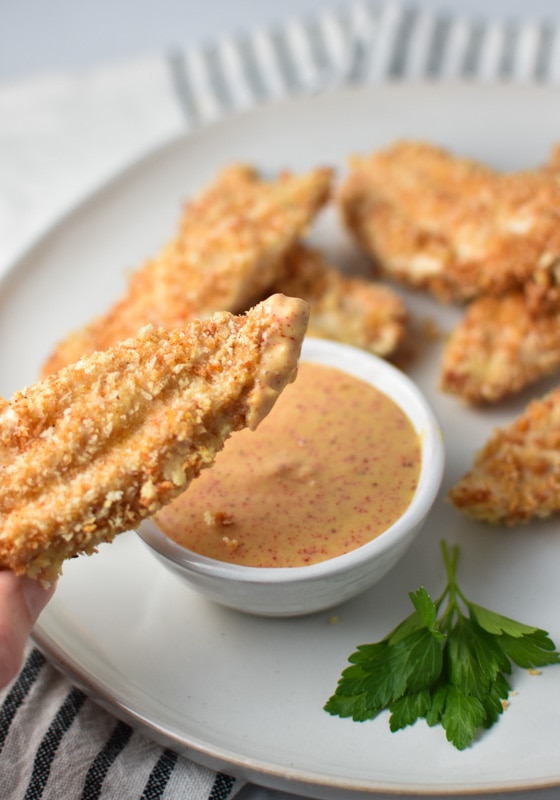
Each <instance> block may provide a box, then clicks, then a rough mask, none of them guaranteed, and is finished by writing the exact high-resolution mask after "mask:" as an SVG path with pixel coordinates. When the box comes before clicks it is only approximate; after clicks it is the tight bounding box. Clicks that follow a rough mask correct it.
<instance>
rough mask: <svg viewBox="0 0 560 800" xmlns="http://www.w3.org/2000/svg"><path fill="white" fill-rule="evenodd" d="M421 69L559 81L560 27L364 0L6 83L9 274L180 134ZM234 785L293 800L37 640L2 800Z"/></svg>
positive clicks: (3, 701)
mask: <svg viewBox="0 0 560 800" xmlns="http://www.w3.org/2000/svg"><path fill="white" fill-rule="evenodd" d="M422 78H428V79H433V80H436V79H450V78H455V79H457V78H458V79H466V80H476V81H497V80H501V81H516V82H546V83H548V84H558V83H559V82H560V22H559V24H558V25H555V24H551V23H547V24H545V23H536V22H533V21H531V20H527V21H524V22H519V23H516V24H514V23H510V22H508V21H496V22H492V21H490V22H485V23H484V24H483V23H481V22H479V21H477V20H474V19H465V18H458V17H451V16H445V15H437V14H434V13H430V12H429V11H426V10H422V9H419V8H415V7H414V6H405V5H400V4H398V3H396V2H385V3H384V2H374V1H373V0H372V2H367V0H366V1H365V2H353V3H352V2H351V3H349V4H348V5H347V6H346V7H343V8H342V9H339V10H338V11H331V10H329V9H328V8H326V9H325V10H324V11H322V12H320V13H317V14H316V15H315V16H313V17H310V18H307V19H294V20H289V21H287V22H286V23H285V24H283V25H281V26H278V27H275V28H272V29H254V30H250V31H247V32H246V33H245V34H244V35H241V36H237V37H228V36H223V37H221V38H219V39H217V40H216V41H214V42H211V43H209V44H208V45H206V46H198V47H194V46H189V45H186V46H185V47H184V49H181V50H178V51H176V52H173V53H167V54H162V55H161V56H159V57H147V58H145V59H141V60H137V61H134V62H125V63H114V64H110V65H105V66H103V67H100V68H98V69H92V70H89V71H84V72H81V73H76V74H60V75H51V76H45V77H41V78H38V79H33V80H27V81H19V82H14V83H12V84H10V85H2V84H0V274H1V273H2V272H3V271H5V270H6V269H8V268H9V266H10V265H11V264H12V263H14V262H15V261H16V260H17V257H18V255H19V254H21V253H22V252H23V251H24V250H25V249H26V248H28V247H29V246H30V245H31V244H32V243H33V241H34V240H36V239H37V238H38V237H39V236H40V235H41V233H42V232H44V231H45V230H47V229H48V227H49V226H50V225H51V224H52V223H53V222H54V221H55V220H56V219H58V218H59V217H60V216H61V215H62V214H63V213H64V212H65V211H66V210H68V209H70V208H71V207H72V206H73V205H74V204H75V203H76V202H78V201H79V200H80V199H82V198H84V197H85V196H87V195H88V193H90V192H91V191H93V190H94V189H95V188H96V187H97V186H99V185H100V184H102V183H103V182H104V181H105V180H107V179H108V178H109V177H110V176H112V175H113V174H115V172H117V171H118V170H120V169H121V168H123V167H124V166H126V165H127V164H129V163H131V162H132V161H134V160H135V159H137V158H139V157H141V156H142V155H143V154H145V153H146V152H147V151H149V150H151V149H153V148H155V147H157V146H158V145H160V144H162V143H163V142H165V141H166V140H168V139H170V138H172V137H174V136H176V135H177V134H179V133H181V132H183V131H188V130H189V129H192V128H194V127H196V126H201V125H206V124H209V123H211V122H212V120H214V119H217V118H219V117H222V116H223V115H224V114H231V113H237V112H239V111H242V110H243V109H244V108H248V107H251V106H253V105H255V104H258V103H262V102H268V101H271V100H275V99H278V98H281V97H283V96H288V95H293V94H295V93H302V92H308V93H311V92H313V93H316V92H319V91H323V90H325V89H327V88H329V87H335V86H338V85H344V84H349V83H371V82H375V81H385V80H387V79H391V80H407V79H422ZM554 791H556V790H554ZM545 794H546V795H548V793H547V792H546V793H545ZM234 795H238V796H239V800H241V797H243V798H247V800H249V798H257V797H262V798H269V797H270V798H272V797H279V796H280V794H278V793H275V792H272V791H271V790H264V789H259V788H257V787H251V786H247V785H244V781H243V779H242V778H235V777H231V776H228V775H225V774H222V773H216V772H214V771H212V770H210V769H207V768H205V767H201V766H198V765H196V764H194V763H191V762H189V761H187V760H186V759H184V758H182V757H179V756H177V755H176V754H175V753H174V752H172V751H171V750H169V749H167V748H165V747H162V746H161V745H159V744H156V743H154V742H152V741H150V740H149V739H148V738H146V737H145V736H144V735H143V734H141V733H139V732H137V731H135V730H133V729H132V728H131V727H130V726H129V725H127V724H126V723H124V722H121V721H118V720H116V719H114V718H113V717H112V716H111V715H110V714H108V713H107V712H106V711H104V710H102V709H101V708H99V707H98V706H97V705H95V703H94V702H93V701H92V700H91V699H89V698H88V697H86V695H85V694H84V693H83V692H82V691H81V690H80V689H78V688H76V687H74V686H72V684H71V683H70V682H69V681H68V680H67V679H66V678H64V677H63V676H62V675H60V674H59V673H58V672H57V671H56V670H55V668H54V667H53V666H52V665H51V664H50V663H48V661H47V660H46V659H45V657H44V656H43V655H42V654H41V653H39V651H38V650H37V649H35V648H34V646H33V645H32V644H30V646H29V648H28V652H27V658H26V662H25V665H24V667H23V669H22V671H21V673H20V675H19V676H18V677H17V678H16V679H15V680H14V681H13V683H12V684H11V685H10V686H9V687H7V688H6V689H5V690H4V691H3V692H1V693H0V797H1V798H2V800H20V799H23V798H25V800H39V799H40V798H41V799H42V800H63V799H64V800H78V799H82V800H94V798H99V799H100V800H129V799H130V800H136V798H139V799H140V798H142V800H156V798H163V799H164V800H175V799H177V800H178V799H179V798H181V800H183V798H189V800H199V799H200V800H202V798H204V800H206V798H208V799H209V800H228V798H232V797H233V796H234ZM284 796H287V795H282V797H284ZM527 796H528V795H527ZM540 796H541V795H539V797H540ZM551 796H552V795H551ZM518 797H519V798H520V800H521V797H522V796H521V795H519V796H518ZM543 797H544V795H543Z"/></svg>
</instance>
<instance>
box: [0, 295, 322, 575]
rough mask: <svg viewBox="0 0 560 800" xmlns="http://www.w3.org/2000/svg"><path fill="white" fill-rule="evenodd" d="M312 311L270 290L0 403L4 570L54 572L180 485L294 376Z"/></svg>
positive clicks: (145, 335)
mask: <svg viewBox="0 0 560 800" xmlns="http://www.w3.org/2000/svg"><path fill="white" fill-rule="evenodd" d="M307 320H308V307H307V304H306V303H304V302H303V301H302V300H299V299H294V298H286V297H283V296H281V295H275V296H273V297H271V298H269V299H267V300H266V301H264V302H263V303H261V304H259V305H257V306H255V307H254V308H253V309H252V310H251V311H249V312H248V313H247V314H246V315H244V316H233V315H231V314H229V313H227V312H220V313H217V314H215V315H214V316H212V317H210V318H208V319H205V320H195V321H192V322H191V323H189V324H188V325H187V326H186V327H184V328H182V329H177V330H173V331H170V332H168V331H164V330H163V329H161V328H160V329H155V328H153V327H151V326H148V327H146V328H145V329H143V330H142V331H141V332H140V334H139V335H138V337H137V338H135V339H129V340H126V341H124V342H121V343H120V344H118V345H116V346H115V347H114V348H110V349H108V350H105V351H100V352H97V353H95V354H93V355H90V356H86V357H84V358H82V359H81V360H79V361H78V362H77V363H76V364H73V365H70V366H68V367H66V368H64V369H61V370H60V371H59V372H57V373H55V374H54V375H51V376H49V377H46V378H44V379H43V380H42V381H40V382H38V383H37V384H35V385H33V386H31V387H29V388H28V389H25V390H23V391H21V392H18V393H17V394H16V395H15V396H14V397H13V398H12V400H11V401H10V402H7V401H5V400H2V401H1V404H0V470H1V477H2V480H1V481H0V520H1V523H0V568H9V569H12V570H13V571H15V572H16V573H19V574H21V573H26V574H28V575H30V576H31V577H35V578H39V579H41V580H43V581H51V580H54V579H55V578H56V577H57V575H58V574H59V572H60V569H61V565H62V562H63V560H64V559H67V558H70V557H72V556H74V555H76V554H78V553H92V552H93V551H94V550H95V549H96V547H97V545H98V544H99V543H100V542H103V541H110V540H111V539H112V538H113V537H114V536H115V534H117V533H119V532H122V531H124V530H127V529H130V528H133V527H135V526H136V525H137V524H138V523H139V522H140V520H141V519H142V518H144V517H146V516H150V515H152V514H154V512H155V511H157V510H158V509H159V508H161V506H162V505H164V504H166V503H168V502H170V501H171V500H172V499H173V498H174V497H176V496H177V495H178V494H179V493H180V492H182V491H184V490H185V489H186V487H187V486H188V484H189V483H190V481H191V480H192V479H193V478H195V477H196V476H197V475H198V474H199V472H200V471H201V469H203V468H204V467H209V466H210V465H211V464H212V462H213V460H214V457H215V455H216V453H217V452H218V451H219V450H220V449H221V448H222V446H223V444H224V442H225V440H226V439H227V437H228V436H229V435H230V434H231V433H232V432H233V431H236V430H239V429H241V428H243V427H249V428H255V427H256V426H257V425H258V423H259V421H260V420H261V419H262V417H263V416H265V415H266V413H268V411H269V410H270V408H271V407H272V405H273V404H274V402H275V400H276V397H277V396H278V394H279V393H280V392H281V391H282V389H283V388H284V386H285V385H286V384H287V383H288V382H290V381H292V380H293V379H294V377H295V374H296V370H297V359H298V357H299V352H300V347H301V343H302V340H303V336H304V332H305V328H306V325H307Z"/></svg>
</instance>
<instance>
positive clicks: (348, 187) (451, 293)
mask: <svg viewBox="0 0 560 800" xmlns="http://www.w3.org/2000/svg"><path fill="white" fill-rule="evenodd" d="M338 203H339V206H340V210H341V214H342V217H343V219H344V221H345V224H346V226H347V227H348V229H349V230H350V231H351V232H352V233H353V235H354V236H355V238H356V239H357V241H358V242H359V243H360V245H361V246H362V247H363V249H364V250H365V251H366V252H367V253H369V254H370V255H371V256H372V257H373V258H374V260H375V262H376V263H377V265H378V267H379V268H380V269H381V270H382V271H383V272H384V273H385V274H387V275H388V276H391V277H392V278H394V279H396V280H399V281H402V282H404V283H406V284H409V285H411V286H413V287H416V288H419V289H425V290H428V291H429V292H431V293H432V294H433V295H434V296H436V297H437V298H438V299H440V300H443V301H446V302H447V301H458V302H463V301H466V300H470V299H472V298H474V297H477V296H479V295H481V294H493V295H502V294H504V293H506V292H509V291H517V290H519V289H520V288H521V287H522V286H523V284H524V283H525V282H526V281H527V280H528V279H529V278H530V276H531V274H532V273H533V270H534V269H535V268H536V267H538V266H539V265H541V264H549V263H552V262H554V261H556V260H557V259H558V258H559V257H560V224H559V222H560V185H559V183H558V181H557V180H556V177H555V175H554V174H552V171H547V170H543V169H535V170H534V171H525V172H516V173H498V172H496V171H494V170H492V169H490V168H488V167H487V166H485V165H483V164H480V163H478V162H475V161H473V160H469V159H465V158H459V157H457V156H454V155H452V154H451V153H449V152H448V151H446V150H444V149H443V148H438V147H436V146H433V145H430V144H427V143H423V142H407V141H401V142H397V143H395V144H394V145H393V146H391V147H389V148H387V149H385V150H382V151H379V152H376V153H373V154H371V155H369V156H366V157H364V158H357V159H355V160H354V162H353V164H352V166H351V170H350V173H349V175H348V176H347V178H346V179H345V181H344V182H343V184H342V186H341V189H340V192H339V196H338Z"/></svg>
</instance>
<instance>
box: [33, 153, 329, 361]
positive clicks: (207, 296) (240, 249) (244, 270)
mask: <svg viewBox="0 0 560 800" xmlns="http://www.w3.org/2000/svg"><path fill="white" fill-rule="evenodd" d="M331 182H332V171H331V170H330V169H327V168H317V169H314V170H312V171H310V172H308V173H306V174H302V175H292V174H288V173H285V174H282V175H280V176H279V177H278V178H277V179H276V180H271V181H267V180H264V179H262V178H261V177H259V175H258V174H257V172H256V171H255V170H254V169H253V168H252V167H249V166H246V165H233V166H231V167H229V168H227V169H225V170H224V171H223V172H221V173H220V175H219V176H218V177H217V179H216V180H215V182H214V183H213V184H212V185H211V186H209V187H208V188H207V189H206V191H204V192H203V193H202V194H201V195H200V197H198V198H196V199H193V200H192V201H191V202H189V203H188V204H187V205H186V207H185V210H184V213H183V215H182V218H181V220H180V224H179V229H178V231H177V234H176V236H175V237H174V238H173V239H172V240H171V241H170V242H169V243H168V244H167V245H166V246H165V247H163V249H162V250H161V252H160V253H159V254H158V255H157V256H156V257H155V258H153V259H152V260H150V261H148V262H147V263H146V264H144V265H143V266H142V267H141V268H140V269H138V270H137V271H136V272H135V273H134V274H133V275H132V276H131V278H130V280H129V282H128V284H127V287H126V291H125V293H124V295H123V296H122V297H121V298H120V299H119V300H118V301H117V302H116V303H115V304H114V305H113V307H112V308H111V309H110V310H109V311H108V312H107V313H106V314H104V315H102V316H100V317H98V318H96V319H94V320H93V321H91V322H90V323H89V324H87V325H86V326H85V327H84V328H83V329H82V330H79V331H76V332H74V333H71V334H70V335H69V336H68V337H67V338H66V339H64V340H63V341H62V342H60V344H59V345H58V346H57V348H56V349H55V351H54V353H53V354H52V355H51V357H50V358H49V359H48V361H47V362H46V364H45V365H44V369H43V374H44V375H46V374H49V373H52V372H54V371H56V370H57V369H60V367H62V366H65V365H67V364H71V363H72V362H74V361H77V360H78V359H79V358H80V357H81V356H82V355H85V354H86V353H91V352H93V351H94V350H104V349H105V348H107V347H111V346H112V345H114V344H116V343H117V342H119V341H122V340H123V339H126V338H128V337H130V336H135V335H136V333H137V332H138V331H139V329H140V328H141V327H143V326H144V325H147V324H149V323H151V324H153V325H156V326H158V327H163V328H166V329H173V328H178V327H181V326H182V325H184V324H185V323H186V322H187V321H188V320H190V319H193V318H194V317H203V316H207V315H208V314H211V313H213V312H214V311H230V312H232V313H240V312H242V311H245V310H246V309H247V308H249V307H250V306H251V305H252V304H253V303H255V302H257V301H258V300H259V299H260V298H261V297H262V296H263V295H264V294H265V293H266V290H267V288H268V287H269V286H270V284H271V283H272V282H273V281H274V279H275V277H276V275H277V272H278V268H279V265H280V263H281V258H282V257H283V255H284V254H285V252H286V251H287V249H288V248H289V247H291V245H292V244H293V243H294V242H295V240H296V239H297V238H298V237H299V236H300V235H302V234H303V233H304V232H305V231H306V229H307V228H308V226H309V225H310V223H311V222H312V221H313V219H314V217H315V216H316V214H317V213H318V211H319V210H320V209H321V208H322V206H323V205H324V204H325V203H326V202H327V200H328V198H329V196H330V191H331Z"/></svg>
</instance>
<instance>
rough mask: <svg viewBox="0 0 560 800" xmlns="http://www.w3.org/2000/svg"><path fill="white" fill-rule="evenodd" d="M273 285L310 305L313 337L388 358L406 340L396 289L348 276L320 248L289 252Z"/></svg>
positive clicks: (299, 247) (404, 319)
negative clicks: (332, 263)
mask: <svg viewBox="0 0 560 800" xmlns="http://www.w3.org/2000/svg"><path fill="white" fill-rule="evenodd" d="M272 288H273V291H276V292H282V293H284V294H287V295H290V296H293V297H301V298H303V299H304V300H306V301H307V303H309V306H310V312H311V313H310V319H309V328H308V333H309V334H310V335H311V336H317V337H320V338H325V339H334V340H335V341H340V342H344V343H345V344H351V345H354V346H355V347H361V348H363V349H365V350H369V351H370V352H372V353H374V354H375V355H378V356H382V357H384V358H385V357H389V356H391V355H393V354H394V353H395V351H396V350H397V348H398V346H399V345H400V344H401V342H402V341H403V339H404V336H405V333H406V322H407V312H406V308H405V305H404V302H403V300H402V299H401V298H400V297H399V296H398V295H397V294H396V292H394V291H393V290H392V289H390V288H389V287H386V286H383V285H381V284H380V283H374V282H373V281H369V280H364V279H361V278H357V277H350V276H347V275H344V274H343V273H342V272H341V271H340V270H338V269H336V268H335V267H333V266H331V265H330V264H328V263H327V261H326V259H325V258H324V256H323V255H322V253H321V252H320V251H319V250H316V249H312V248H309V247H307V246H305V245H303V244H301V243H298V244H296V245H294V246H293V247H292V248H291V249H290V250H289V251H288V253H287V254H286V256H285V258H284V262H283V269H282V271H281V273H280V275H279V277H278V278H277V279H276V281H275V282H274V284H273V287H272Z"/></svg>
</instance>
